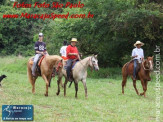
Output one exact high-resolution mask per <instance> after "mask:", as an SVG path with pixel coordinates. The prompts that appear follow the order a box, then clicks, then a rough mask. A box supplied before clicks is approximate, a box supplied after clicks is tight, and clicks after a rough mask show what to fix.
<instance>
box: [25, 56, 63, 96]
mask: <svg viewBox="0 0 163 122" xmlns="http://www.w3.org/2000/svg"><path fill="white" fill-rule="evenodd" d="M32 58H33V57H31V58H30V59H29V60H28V63H27V73H28V79H29V82H30V83H31V85H32V93H35V81H36V79H37V77H38V76H42V78H43V79H44V81H45V83H46V92H45V96H48V86H49V82H50V79H51V75H52V72H53V69H54V67H57V65H58V63H60V62H62V58H61V57H60V56H57V55H51V56H45V58H44V59H43V60H42V63H41V66H40V70H41V75H40V73H39V72H37V71H36V76H35V77H33V76H32V64H30V60H31V59H32Z"/></svg>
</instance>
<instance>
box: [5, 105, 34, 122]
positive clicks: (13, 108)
mask: <svg viewBox="0 0 163 122" xmlns="http://www.w3.org/2000/svg"><path fill="white" fill-rule="evenodd" d="M2 120H3V121H33V105H2Z"/></svg>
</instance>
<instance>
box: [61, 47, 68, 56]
mask: <svg viewBox="0 0 163 122" xmlns="http://www.w3.org/2000/svg"><path fill="white" fill-rule="evenodd" d="M66 48H67V46H62V47H61V49H60V53H61V56H64V57H67V56H66Z"/></svg>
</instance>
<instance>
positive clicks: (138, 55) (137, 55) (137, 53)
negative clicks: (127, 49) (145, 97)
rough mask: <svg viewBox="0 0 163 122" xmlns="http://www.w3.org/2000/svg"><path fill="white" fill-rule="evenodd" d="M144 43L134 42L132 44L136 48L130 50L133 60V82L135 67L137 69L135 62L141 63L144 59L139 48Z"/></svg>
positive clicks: (142, 52)
mask: <svg viewBox="0 0 163 122" xmlns="http://www.w3.org/2000/svg"><path fill="white" fill-rule="evenodd" d="M143 45H144V43H142V42H141V41H136V43H135V44H134V46H135V47H136V48H134V49H133V50H132V58H133V60H134V73H133V76H134V80H136V67H137V62H139V63H141V62H142V60H143V59H144V51H143V49H142V48H141V46H143Z"/></svg>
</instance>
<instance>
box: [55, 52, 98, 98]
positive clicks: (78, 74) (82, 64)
mask: <svg viewBox="0 0 163 122" xmlns="http://www.w3.org/2000/svg"><path fill="white" fill-rule="evenodd" d="M64 65H65V62H64V63H63V67H64ZM89 66H90V67H91V69H92V70H93V69H94V70H97V71H98V70H99V66H98V60H97V55H93V56H89V57H87V58H85V59H83V60H81V61H78V62H77V63H76V64H75V66H74V68H73V70H72V73H73V78H74V84H75V91H76V94H75V97H76V98H77V92H78V82H79V81H82V83H83V86H84V89H85V97H86V98H87V85H86V78H87V68H88V67H89ZM63 76H64V77H65V83H64V96H66V85H67V82H68V79H67V74H66V70H65V69H64V68H63V69H62V70H61V71H60V72H59V73H58V81H57V84H58V91H57V93H56V94H57V95H59V93H60V83H61V81H62V77H63Z"/></svg>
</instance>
